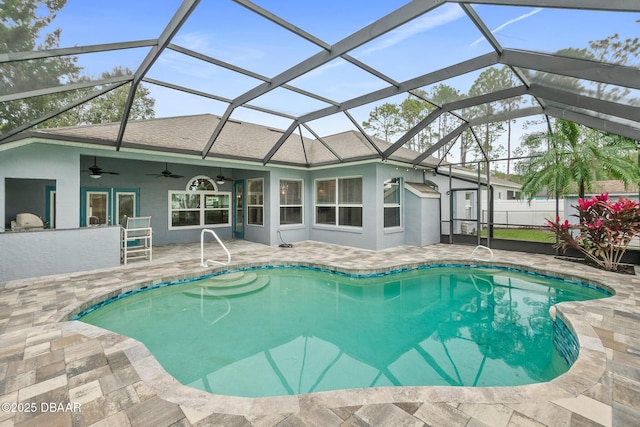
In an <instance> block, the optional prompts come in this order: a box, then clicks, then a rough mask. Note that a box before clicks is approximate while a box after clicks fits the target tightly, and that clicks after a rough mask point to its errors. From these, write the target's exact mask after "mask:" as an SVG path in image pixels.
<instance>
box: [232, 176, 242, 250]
mask: <svg viewBox="0 0 640 427" xmlns="http://www.w3.org/2000/svg"><path fill="white" fill-rule="evenodd" d="M242 192H243V184H242V182H237V183H236V200H235V211H236V212H235V223H234V227H233V230H234V232H235V235H236V237H242V233H243V229H242V227H243V224H244V218H243V217H242V212H243V209H242V205H243V200H242Z"/></svg>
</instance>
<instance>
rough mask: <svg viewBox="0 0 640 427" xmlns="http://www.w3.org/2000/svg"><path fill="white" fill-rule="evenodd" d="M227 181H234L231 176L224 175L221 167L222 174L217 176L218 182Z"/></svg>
mask: <svg viewBox="0 0 640 427" xmlns="http://www.w3.org/2000/svg"><path fill="white" fill-rule="evenodd" d="M225 181H233V180H232V179H231V178H225V177H224V175H222V168H220V175H218V176H216V184H224V182H225Z"/></svg>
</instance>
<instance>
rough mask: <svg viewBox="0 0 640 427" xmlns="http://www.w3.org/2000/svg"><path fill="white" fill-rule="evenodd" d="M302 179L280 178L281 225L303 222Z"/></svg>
mask: <svg viewBox="0 0 640 427" xmlns="http://www.w3.org/2000/svg"><path fill="white" fill-rule="evenodd" d="M302 184H303V182H302V181H301V180H289V179H281V180H280V225H290V224H302V187H303V186H302Z"/></svg>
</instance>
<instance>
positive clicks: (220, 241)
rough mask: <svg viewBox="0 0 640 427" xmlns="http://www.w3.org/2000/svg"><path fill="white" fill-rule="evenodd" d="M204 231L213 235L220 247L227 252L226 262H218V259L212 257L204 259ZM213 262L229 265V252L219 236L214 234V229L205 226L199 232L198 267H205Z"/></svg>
mask: <svg viewBox="0 0 640 427" xmlns="http://www.w3.org/2000/svg"><path fill="white" fill-rule="evenodd" d="M205 233H210V234H212V235H213V237H215V239H216V240H217V241H218V243H219V244H220V246H222V249H224V251H225V252H226V253H227V262H226V263H225V262H220V261H215V260H212V259H208V260H206V261H205V260H204V235H205ZM210 262H212V263H214V264H222V265H229V264H231V252H229V249H227V247H226V246H225V245H224V243H222V240H220V238H219V237H218V235H217V234H216V232H215V231H213V230H211V229H208V228H205V229H204V230H202V232H200V267H207V266H208V263H210Z"/></svg>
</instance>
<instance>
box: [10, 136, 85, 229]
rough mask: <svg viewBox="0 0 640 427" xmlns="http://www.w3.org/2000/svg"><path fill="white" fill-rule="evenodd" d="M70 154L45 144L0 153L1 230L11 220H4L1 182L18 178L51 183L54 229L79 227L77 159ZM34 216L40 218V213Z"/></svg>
mask: <svg viewBox="0 0 640 427" xmlns="http://www.w3.org/2000/svg"><path fill="white" fill-rule="evenodd" d="M74 151H75V150H74V149H73V148H69V147H58V146H50V145H46V144H30V145H25V146H21V147H17V148H14V149H11V150H5V151H2V154H1V155H0V184H1V185H0V218H2V219H3V222H2V224H0V225H2V226H4V223H5V222H6V221H10V220H11V219H12V218H7V213H6V212H5V209H6V194H5V191H6V188H5V187H6V185H5V179H6V178H21V179H42V180H51V181H55V183H56V199H57V207H58V208H57V211H58V221H57V227H58V228H77V227H79V215H78V212H79V211H80V200H79V197H78V188H79V187H80V174H79V173H78V171H79V170H80V156H79V155H74ZM10 210H11V209H10ZM34 213H36V214H38V215H40V213H37V212H34ZM43 218H44V216H43Z"/></svg>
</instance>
